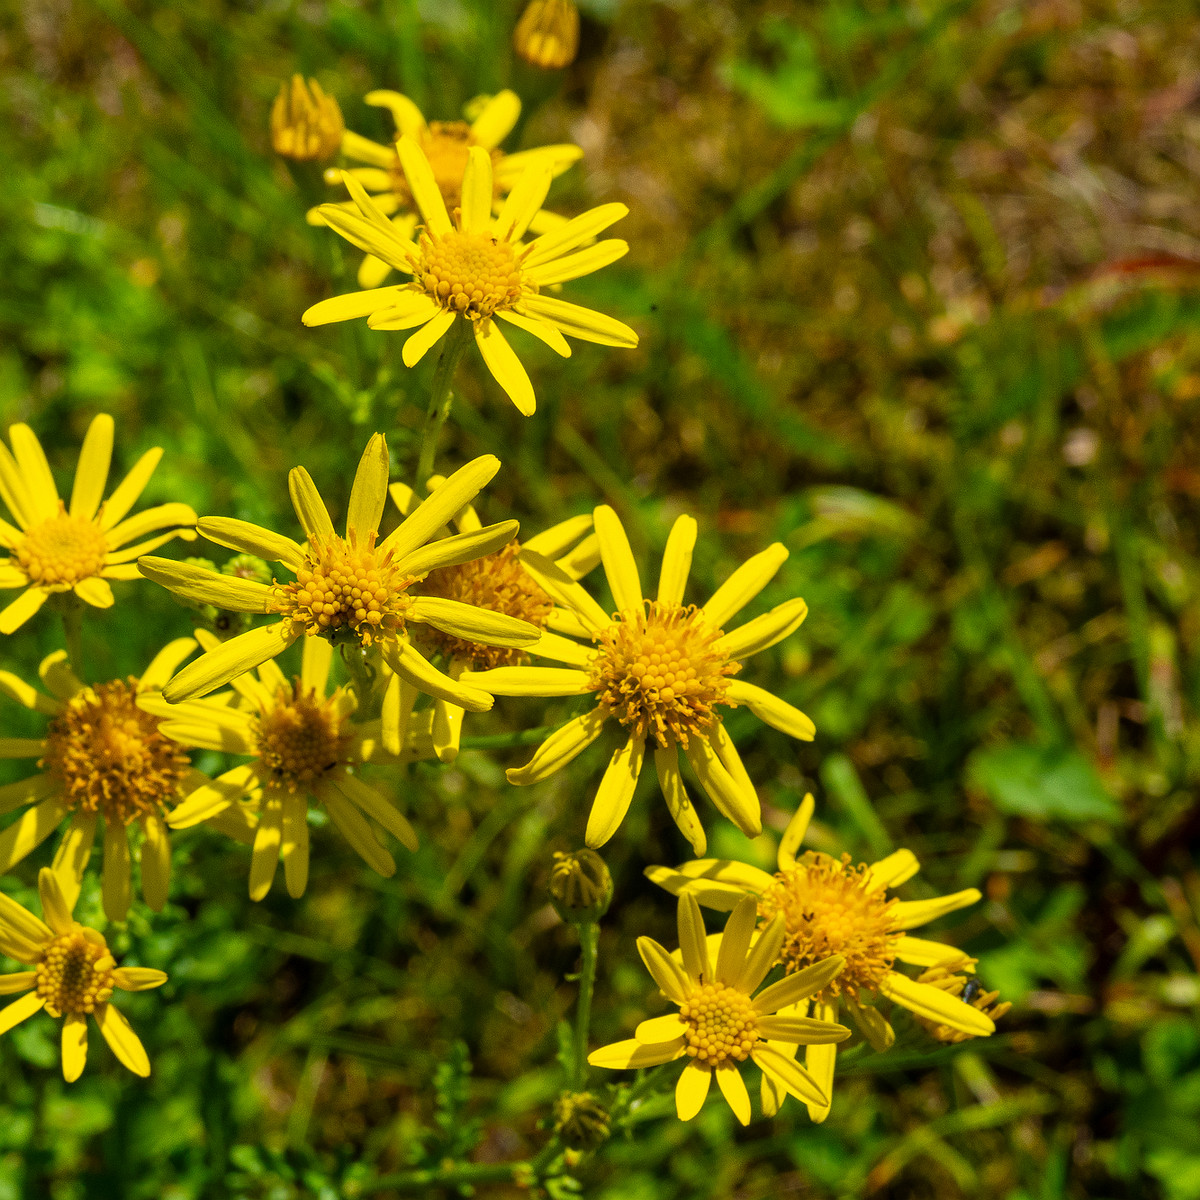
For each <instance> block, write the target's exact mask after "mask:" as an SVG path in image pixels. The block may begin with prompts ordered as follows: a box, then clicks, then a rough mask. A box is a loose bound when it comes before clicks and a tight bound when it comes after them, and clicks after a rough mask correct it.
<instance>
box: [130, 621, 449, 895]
mask: <svg viewBox="0 0 1200 1200" xmlns="http://www.w3.org/2000/svg"><path fill="white" fill-rule="evenodd" d="M196 636H197V638H198V639H200V641H201V642H202V643H203V644H204V645H205V647H206V648H215V647H216V646H218V645H219V644H220V643H219V642H218V641H217V639H216V638H214V637H213V636H212V635H211V634H208V633H206V632H205V631H203V630H197V633H196ZM332 657H333V647H332V646H331V645H330V644H329V642H327V641H326V640H325V639H324V638H313V637H310V638H305V639H304V655H303V660H302V663H301V669H300V675H299V677H298V678H293V679H292V680H290V681H289V680H288V679H286V678H285V677H284V674H283V672H282V671H281V670H280V669H279V667H278V666H276V665H275V663H274V662H271V661H267V662H265V663H263V664H262V665H261V666H260V667H259V668H258V678H257V679H255V678H254V676H253V675H249V674H247V675H242V676H239V677H238V678H236V679H234V680H233V687H234V690H235V691H236V692H237V694H238V697H239V698H240V699H239V704H237V705H234V704H231V703H229V701H230V697H229V696H228V695H221V696H215V697H212V698H211V699H208V700H185V701H183V702H182V703H180V704H169V703H168V702H167V701H165V700H163V699H162V698H161V697H159V698H157V699H148V700H143V701H142V707H143V708H146V709H148V710H149V711H151V712H153V713H154V714H155V715H156V716H158V717H161V718H163V723H162V726H161V729H162V732H163V733H164V734H166V735H167V736H168V737H171V738H174V739H175V740H176V741H177V742H179V743H181V744H182V745H184V746H190V747H194V748H196V749H205V750H221V751H224V752H225V753H227V754H239V755H246V756H248V757H250V758H251V759H252V760H253V761H251V762H249V763H245V764H243V765H241V766H237V767H234V768H233V769H232V770H229V771H226V772H225V773H224V774H223V775H220V776H218V777H217V778H216V779H214V780H212V781H211V782H208V781H207V780H206V781H204V782H203V783H201V784H200V785H199V786H198V787H196V788H195V789H194V790H193V791H191V792H190V793H189V794H188V795H187V796H186V798H185V799H184V800H183V803H181V804H180V805H179V807H178V808H176V809H174V811H172V812H171V813H169V814H168V816H167V824H168V825H169V826H170V827H171V828H172V829H187V828H190V827H191V826H193V825H198V824H200V822H202V821H209V822H211V821H212V820H213V818H214V817H219V816H220V815H222V814H223V813H226V812H227V811H228V810H229V809H230V807H231V806H234V807H237V806H238V805H239V803H240V802H241V801H242V800H244V799H246V798H248V797H252V798H254V799H255V800H256V802H257V807H258V814H259V816H258V823H257V828H256V830H255V834H254V854H253V857H252V859H251V863H250V899H251V900H261V899H262V898H263V897H264V896H266V894H267V892H269V891H270V889H271V883H272V882H273V880H274V878H275V870H276V867H277V866H278V865H279V860H280V859H281V858H282V859H283V871H284V878H285V880H286V882H287V890H288V894H289V895H290V896H292V897H293V898H299V897H300V896H303V895H304V890H305V888H306V887H307V886H308V860H309V835H308V803H309V797H312V798H313V799H314V800H316V801H318V802H319V803H321V804H323V805H324V806H325V811H326V812H327V813H328V814H329V817H330V819H331V820H332V821H333V823H334V825H336V826H337V828H338V829H339V830H340V831H341V833H342V835H343V836H344V837H345V838H346V840H347V841H348V842H349V843H350V845H351V846H353V847H354V849H355V850H357V851H358V853H359V854H360V855H362V857H363V860H364V861H365V862H366V864H367V865H368V866H369V867H371V868H372V869H373V870H376V871H378V872H379V874H380V875H384V876H391V875H394V874H395V873H396V864H395V862H394V861H393V859H392V856H391V854H389V853H388V851H387V850H385V849H384V848H383V847H382V846H381V845H380V844H379V842H378V840H377V839H376V837H375V834H374V832H373V830H372V828H371V825H370V824H369V823H368V822H367V820H366V819H365V817H364V815H363V814H365V815H366V816H367V817H370V818H372V820H374V821H376V822H378V823H379V824H380V825H382V826H383V828H384V829H386V830H387V831H388V832H389V833H391V834H392V835H394V836H395V837H396V838H398V839H399V840H400V841H401V842H402V843H403V844H404V845H405V846H406V847H407V848H408V849H409V850H416V848H417V835H416V833H415V831H414V830H413V827H412V826H411V825H410V824H409V823H408V821H407V820H406V819H405V818H404V817H403V816H402V815H401V814H400V812H399V811H398V810H397V809H396V807H395V805H394V804H392V802H391V801H390V800H388V799H387V798H386V797H384V796H383V795H381V794H380V793H379V792H378V791H377V790H376V789H375V788H374V787H372V786H371V785H370V784H368V783H367V782H365V781H364V780H363V779H360V778H359V777H358V776H357V775H355V774H352V773H351V769H352V768H353V767H357V766H358V765H360V764H361V763H363V762H366V761H367V760H368V759H370V760H373V761H375V762H392V763H395V762H398V761H401V760H400V759H398V758H397V757H396V756H394V755H390V754H388V753H387V752H386V751H385V750H383V748H382V747H381V745H380V722H379V720H375V721H369V722H365V723H363V724H359V725H354V724H351V722H350V715H351V713H353V712H354V709H355V707H356V702H355V698H354V696H353V695H352V694H351V693H350V692H348V691H347V690H346V689H345V688H341V687H339V688H335V689H334V691H333V694H332V695H330V694H328V682H329V665H330V661H331V660H332ZM418 723H420V721H419V718H418ZM414 742H422V743H423V745H410V747H409V749H410V752H409V754H408V755H407V757H406V758H405V759H404V760H403V761H408V760H409V759H412V758H417V757H427V756H428V755H429V754H430V753H431V752H432V745H431V744H430V739H429V735H428V732H425V734H424V737H423V738H420V737H418V738H415V739H410V743H414ZM422 751H423V752H424V753H422Z"/></svg>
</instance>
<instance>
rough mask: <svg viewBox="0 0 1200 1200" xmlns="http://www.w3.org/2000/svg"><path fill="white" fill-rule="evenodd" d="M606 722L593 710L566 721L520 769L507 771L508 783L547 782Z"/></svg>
mask: <svg viewBox="0 0 1200 1200" xmlns="http://www.w3.org/2000/svg"><path fill="white" fill-rule="evenodd" d="M606 719H607V714H605V713H603V712H601V711H600V710H599V709H597V708H593V709H592V710H591V711H590V712H586V713H584V714H583V715H582V716H580V717H575V718H574V719H573V720H571V721H568V722H567V723H566V724H565V725H563V726H562V727H561V728H560V729H556V730H555V731H554V732H553V733H552V734H551V735H550V736H549V737H548V738H547V739H546V740H545V741H544V742H543V743H542V744H541V745H540V746H539V747H538V748H537V749H536V750H535V751H534V752H533V757H532V758H531V759H530V760H529V761H528V762H527V763H526V764H525V765H524V766H523V767H510V768H509V769H508V772H507V775H508V782H509V783H515V784H519V785H523V784H530V783H540V782H541V781H542V780H543V779H548V778H549V777H550V776H551V775H553V774H554V772H555V771H558V770H561V769H562V768H563V767H565V766H566V765H567V763H569V762H571V761H572V759H574V758H575V757H576V756H577V755H579V754H581V753H582V752H583V751H584V750H586V749H587V748H588V746H590V745H591V744H592V743H593V742H594V741H595V740H596V739H597V738H598V737H599V736H600V733H601V731H602V730H603V729H604V722H605V720H606Z"/></svg>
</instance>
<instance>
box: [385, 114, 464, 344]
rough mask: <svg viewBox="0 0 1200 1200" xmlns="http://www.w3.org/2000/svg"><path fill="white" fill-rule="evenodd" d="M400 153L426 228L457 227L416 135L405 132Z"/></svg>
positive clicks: (439, 232) (443, 230)
mask: <svg viewBox="0 0 1200 1200" xmlns="http://www.w3.org/2000/svg"><path fill="white" fill-rule="evenodd" d="M396 153H397V154H398V155H399V156H400V166H401V168H402V169H403V171H404V178H405V179H407V180H408V187H409V191H411V192H412V194H413V199H414V200H415V201H416V202H417V207H418V208H419V209H420V210H421V216H422V217H423V218H424V220H425V226H426V228H427V229H428V230H429V232H430V233H431V234H432V235H433V236H434V237H443V236H444V235H445V234H447V233H449V232H450V231H451V229H452V228H453V226H452V225H451V224H450V217H449V215H448V214H447V213H446V202H445V201H444V200H443V199H442V192H441V189H440V188H439V187H438V185H437V180H436V179H435V178H434V175H433V169H432V168H431V167H430V165H429V160H428V159H427V158H426V157H425V152H424V151H423V150H422V149H421V147H420V145H419V144H418V143H417V142H416V141H415V140H414V139H413V138H411V137H408V136H407V135H404V136H402V137H401V138H400V140H399V141H398V142H397V143H396ZM410 365H411V364H410Z"/></svg>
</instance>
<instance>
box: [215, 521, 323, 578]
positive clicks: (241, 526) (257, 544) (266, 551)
mask: <svg viewBox="0 0 1200 1200" xmlns="http://www.w3.org/2000/svg"><path fill="white" fill-rule="evenodd" d="M196 528H197V530H199V532H200V535H201V536H202V537H206V538H208V540H209V541H210V542H216V543H217V545H218V546H227V547H228V548H229V549H230V550H239V551H241V553H243V554H256V555H257V556H258V557H259V558H265V559H267V560H268V561H269V562H281V563H283V565H284V566H285V567H287V568H288V570H289V571H298V570H299V569H300V568H301V567H302V566H303V565H304V550H303V549H302V548H301V547H300V545H299V543H297V542H295V541H293V540H292V539H291V538H290V537H284V536H283V534H281V533H273V532H272V531H271V530H269V529H263V527H262V526H261V525H251V524H250V522H249V521H239V520H236V519H235V518H234V517H201V518H200V520H199V521H197V522H196Z"/></svg>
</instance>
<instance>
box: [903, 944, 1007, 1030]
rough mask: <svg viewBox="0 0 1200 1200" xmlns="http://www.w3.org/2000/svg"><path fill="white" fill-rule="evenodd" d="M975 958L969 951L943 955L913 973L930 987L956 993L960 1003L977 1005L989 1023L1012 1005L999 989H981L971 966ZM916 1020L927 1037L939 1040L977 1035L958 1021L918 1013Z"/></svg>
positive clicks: (918, 979) (1001, 1015)
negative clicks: (952, 1022)
mask: <svg viewBox="0 0 1200 1200" xmlns="http://www.w3.org/2000/svg"><path fill="white" fill-rule="evenodd" d="M977 964H978V960H977V959H974V958H971V957H970V956H969V955H966V954H960V955H959V956H958V958H956V959H947V960H946V961H945V962H940V963H937V964H936V965H934V966H932V967H927V968H926V969H925V970H924V971H922V972H921V974H920V975H918V976H917V982H918V983H927V984H930V985H931V986H932V987H935V988H939V989H940V990H941V991H943V992H946V993H948V994H949V995H951V996H957V997H958V998H959V999H960V1000H961V1001H962V1002H963V1003H964V1004H969V1005H970V1006H971V1007H972V1008H976V1009H978V1010H979V1011H980V1012H981V1013H983V1014H984V1016H986V1017H987V1018H989V1020H991V1021H992V1023H993V1024H995V1022H997V1021H998V1020H1000V1018H1001V1017H1003V1016H1006V1015H1007V1013H1008V1011H1009V1010H1010V1009H1011V1008H1012V1003H1011V1002H1010V1001H1008V1000H1001V999H1000V993H999V992H985V991H984V990H983V988H982V987H981V986H980V984H979V980H978V979H977V978H976V977H975V967H976V966H977ZM917 1021H918V1023H919V1024H921V1025H922V1026H923V1027H924V1028H925V1029H926V1030H928V1032H929V1034H930V1036H931V1037H934V1038H936V1039H937V1040H938V1041H939V1042H947V1043H950V1044H954V1043H957V1042H965V1041H967V1040H969V1039H970V1038H973V1037H979V1036H980V1035H979V1033H978V1032H976V1031H972V1032H968V1031H967V1030H965V1029H963V1028H962V1027H961V1026H959V1025H947V1024H946V1023H945V1022H944V1021H941V1020H938V1021H932V1020H930V1019H929V1018H928V1017H922V1016H918V1017H917Z"/></svg>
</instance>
